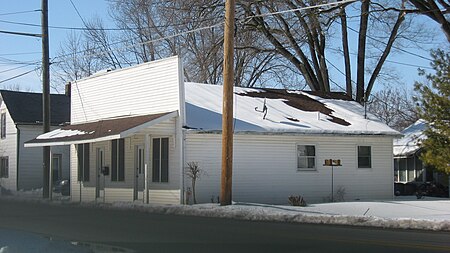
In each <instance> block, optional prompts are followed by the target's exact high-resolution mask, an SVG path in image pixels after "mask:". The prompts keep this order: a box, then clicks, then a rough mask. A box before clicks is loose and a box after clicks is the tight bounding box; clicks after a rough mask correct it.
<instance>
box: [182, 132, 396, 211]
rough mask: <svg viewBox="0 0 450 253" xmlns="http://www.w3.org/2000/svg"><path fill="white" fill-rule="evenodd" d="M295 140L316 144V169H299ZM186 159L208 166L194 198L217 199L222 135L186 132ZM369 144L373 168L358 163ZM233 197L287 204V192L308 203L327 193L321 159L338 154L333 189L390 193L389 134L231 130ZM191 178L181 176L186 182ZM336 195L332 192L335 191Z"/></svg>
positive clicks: (361, 195)
mask: <svg viewBox="0 0 450 253" xmlns="http://www.w3.org/2000/svg"><path fill="white" fill-rule="evenodd" d="M297 144H306V145H315V146H316V167H317V170H315V171H297V149H296V145H297ZM185 145H186V149H185V150H186V151H185V157H186V158H185V161H186V162H190V161H197V162H199V165H200V167H201V168H202V169H203V170H205V171H206V175H204V176H203V177H202V178H201V179H200V180H199V181H198V182H197V200H199V201H200V202H210V201H211V198H213V199H214V201H217V196H219V194H220V173H221V135H217V134H192V133H191V134H189V133H188V134H187V135H186V144H185ZM358 145H363V146H371V147H372V168H370V169H358V168H357V146H358ZM233 156H234V161H233V200H234V201H245V202H260V203H274V204H287V198H288V196H290V195H302V196H303V197H304V198H305V200H306V201H307V202H309V203H314V202H323V201H324V200H325V199H326V198H327V197H329V196H330V195H331V168H330V167H324V166H323V163H324V160H325V159H341V161H342V164H343V166H342V167H337V168H335V170H334V172H335V173H334V192H335V194H336V190H337V189H338V188H339V187H344V188H345V192H346V194H345V200H346V201H351V200H356V199H361V200H362V199H391V198H392V196H393V168H392V138H391V137H382V136H378V137H363V136H361V137H356V136H353V137H352V136H328V137H327V136H287V135H235V139H234V155H233ZM190 184H191V182H190V181H189V180H188V179H185V186H186V187H189V186H190ZM335 196H336V195H335Z"/></svg>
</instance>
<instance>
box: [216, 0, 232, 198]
mask: <svg viewBox="0 0 450 253" xmlns="http://www.w3.org/2000/svg"><path fill="white" fill-rule="evenodd" d="M235 8H236V7H235V1H234V0H227V1H226V3H225V30H224V42H223V48H224V50H223V51H224V52H223V53H224V56H223V109H222V110H223V112H222V178H221V184H222V187H221V191H220V205H222V206H225V205H231V196H232V194H231V187H232V176H233V86H234V12H235Z"/></svg>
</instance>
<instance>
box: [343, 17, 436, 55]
mask: <svg viewBox="0 0 450 253" xmlns="http://www.w3.org/2000/svg"><path fill="white" fill-rule="evenodd" d="M336 22H337V23H338V24H340V23H339V21H336ZM347 28H348V29H349V30H350V31H352V32H355V33H357V34H359V31H356V29H354V28H352V27H350V26H347ZM366 37H367V38H369V39H371V40H374V41H376V42H378V43H381V44H383V45H387V43H386V42H384V41H382V40H379V39H376V38H374V37H372V36H370V35H366ZM392 47H393V48H395V49H397V50H399V51H402V52H404V53H407V54H410V55H413V56H416V57H419V58H422V59H424V60H427V61H433V60H432V59H430V58H428V57H425V56H422V55H420V54H416V53H413V52H409V51H407V50H405V49H403V48H400V47H397V46H392Z"/></svg>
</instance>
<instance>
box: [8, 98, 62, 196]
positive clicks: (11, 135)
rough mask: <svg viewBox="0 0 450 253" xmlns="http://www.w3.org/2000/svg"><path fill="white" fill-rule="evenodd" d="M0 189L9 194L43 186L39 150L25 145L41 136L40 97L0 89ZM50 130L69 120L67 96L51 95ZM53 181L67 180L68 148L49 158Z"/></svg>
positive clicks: (59, 150) (58, 150)
mask: <svg viewBox="0 0 450 253" xmlns="http://www.w3.org/2000/svg"><path fill="white" fill-rule="evenodd" d="M0 99H1V106H0V113H1V114H0V115H1V121H0V124H1V139H0V162H1V163H0V186H1V187H3V188H6V189H8V190H11V191H16V190H22V189H23V190H28V189H34V188H41V187H42V182H43V180H42V175H43V172H42V153H43V151H42V148H24V142H26V141H29V140H32V139H34V138H36V137H37V136H38V135H40V134H42V94H41V93H30V92H18V91H7V90H0ZM50 100H51V108H52V109H51V125H52V129H55V128H56V127H57V126H59V125H61V124H64V123H67V122H69V121H70V97H69V96H66V95H51V98H50ZM52 161H53V163H52V164H53V171H54V172H53V175H54V176H53V178H54V179H60V178H69V173H68V172H69V149H68V148H67V147H59V148H58V149H55V152H54V154H53V157H52Z"/></svg>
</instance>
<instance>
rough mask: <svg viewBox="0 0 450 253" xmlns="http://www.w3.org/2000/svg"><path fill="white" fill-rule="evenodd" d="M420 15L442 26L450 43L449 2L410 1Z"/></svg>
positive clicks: (433, 0) (430, 0) (440, 0)
mask: <svg viewBox="0 0 450 253" xmlns="http://www.w3.org/2000/svg"><path fill="white" fill-rule="evenodd" d="M409 2H410V3H411V4H413V5H414V6H415V7H416V8H417V11H418V13H420V14H423V15H425V16H427V17H429V18H431V19H432V20H433V21H435V22H437V23H438V24H440V25H441V29H442V31H443V32H444V34H445V36H446V37H447V40H448V42H450V21H449V15H450V1H448V0H409Z"/></svg>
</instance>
